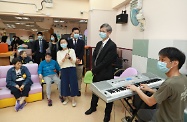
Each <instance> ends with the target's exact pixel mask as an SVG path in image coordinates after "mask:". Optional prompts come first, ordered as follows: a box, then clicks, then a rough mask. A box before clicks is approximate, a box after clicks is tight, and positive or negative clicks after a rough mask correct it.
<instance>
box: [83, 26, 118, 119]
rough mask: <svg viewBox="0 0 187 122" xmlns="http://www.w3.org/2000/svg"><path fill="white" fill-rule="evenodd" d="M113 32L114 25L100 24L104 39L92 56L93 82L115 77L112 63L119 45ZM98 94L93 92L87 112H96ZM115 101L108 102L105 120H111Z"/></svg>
mask: <svg viewBox="0 0 187 122" xmlns="http://www.w3.org/2000/svg"><path fill="white" fill-rule="evenodd" d="M111 33H112V27H111V26H110V25H109V24H107V23H105V24H102V25H101V26H100V33H99V36H100V37H101V39H102V41H99V42H98V43H97V45H96V48H95V50H94V52H93V58H92V63H93V65H92V70H91V71H92V73H93V75H94V77H93V82H100V81H103V80H110V79H113V78H114V72H113V66H112V64H113V63H114V61H115V60H116V58H117V47H116V44H115V43H114V42H113V41H112V40H111V39H110V38H109V35H110V34H111ZM98 100H99V98H98V96H96V95H95V94H92V100H91V106H90V109H88V110H87V111H86V112H85V114H86V115H89V114H91V113H92V112H95V111H96V110H97V109H96V108H97V103H98ZM112 106H113V102H110V103H106V108H105V116H104V120H103V122H109V121H110V114H111V111H112Z"/></svg>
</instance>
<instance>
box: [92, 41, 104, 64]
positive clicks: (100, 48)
mask: <svg viewBox="0 0 187 122" xmlns="http://www.w3.org/2000/svg"><path fill="white" fill-rule="evenodd" d="M102 49H103V43H102V44H101V47H100V48H99V51H98V53H97V56H96V58H95V61H94V65H95V66H96V62H97V58H98V57H99V54H100V53H101V50H102Z"/></svg>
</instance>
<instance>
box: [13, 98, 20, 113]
mask: <svg viewBox="0 0 187 122" xmlns="http://www.w3.org/2000/svg"><path fill="white" fill-rule="evenodd" d="M19 108H20V104H19V100H16V104H15V107H14V109H15V111H16V112H18V111H19Z"/></svg>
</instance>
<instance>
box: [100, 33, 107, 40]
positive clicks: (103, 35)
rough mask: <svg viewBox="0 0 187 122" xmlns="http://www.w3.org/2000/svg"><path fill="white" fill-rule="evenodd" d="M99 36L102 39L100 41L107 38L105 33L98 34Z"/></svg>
mask: <svg viewBox="0 0 187 122" xmlns="http://www.w3.org/2000/svg"><path fill="white" fill-rule="evenodd" d="M99 36H100V37H101V38H102V39H105V38H106V37H107V35H106V33H104V32H100V33H99Z"/></svg>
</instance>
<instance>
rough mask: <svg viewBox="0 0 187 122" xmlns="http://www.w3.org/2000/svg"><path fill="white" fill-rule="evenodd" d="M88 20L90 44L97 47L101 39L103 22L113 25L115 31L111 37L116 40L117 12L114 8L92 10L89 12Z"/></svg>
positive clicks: (88, 42)
mask: <svg viewBox="0 0 187 122" xmlns="http://www.w3.org/2000/svg"><path fill="white" fill-rule="evenodd" d="M89 13H90V16H89V21H88V41H87V44H88V45H89V46H92V47H95V46H96V44H97V42H98V41H101V38H100V37H99V29H100V26H101V25H102V24H103V23H108V24H110V25H111V27H112V29H113V32H112V34H111V36H110V37H111V39H112V40H113V41H114V42H116V33H115V30H116V25H115V21H116V20H115V15H116V12H115V11H113V10H92V11H90V12H89Z"/></svg>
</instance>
